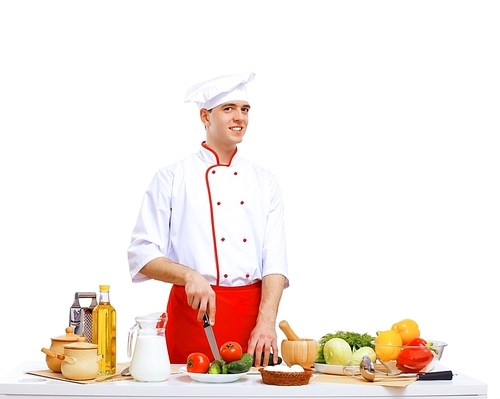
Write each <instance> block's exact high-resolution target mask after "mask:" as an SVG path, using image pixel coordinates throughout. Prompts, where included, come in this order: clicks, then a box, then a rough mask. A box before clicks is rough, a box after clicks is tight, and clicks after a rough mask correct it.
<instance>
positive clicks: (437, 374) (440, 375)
mask: <svg viewBox="0 0 500 399" xmlns="http://www.w3.org/2000/svg"><path fill="white" fill-rule="evenodd" d="M417 379H419V380H427V381H436V380H451V379H453V373H452V371H451V370H446V371H434V372H432V373H424V374H419V375H418V376H417Z"/></svg>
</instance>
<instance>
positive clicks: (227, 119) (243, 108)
mask: <svg viewBox="0 0 500 399" xmlns="http://www.w3.org/2000/svg"><path fill="white" fill-rule="evenodd" d="M248 111H250V105H249V104H248V102H246V101H231V102H227V103H223V104H221V105H218V106H217V107H215V108H213V109H212V110H211V111H210V112H208V111H207V112H206V122H205V126H207V144H209V145H211V146H214V147H218V148H224V149H228V148H234V147H235V146H236V145H237V144H238V143H241V141H242V140H243V136H244V135H245V132H246V130H247V125H248ZM202 119H203V117H202Z"/></svg>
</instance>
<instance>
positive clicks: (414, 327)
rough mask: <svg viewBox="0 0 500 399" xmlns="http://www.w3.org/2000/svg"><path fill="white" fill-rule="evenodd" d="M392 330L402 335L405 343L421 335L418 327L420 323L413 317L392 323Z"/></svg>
mask: <svg viewBox="0 0 500 399" xmlns="http://www.w3.org/2000/svg"><path fill="white" fill-rule="evenodd" d="M392 330H394V331H396V332H397V333H398V334H399V335H401V339H402V340H403V345H406V344H407V343H408V342H410V341H412V340H414V339H415V338H419V337H420V330H419V329H418V324H417V322H416V321H414V320H411V319H404V320H401V321H400V322H398V323H394V324H393V325H392Z"/></svg>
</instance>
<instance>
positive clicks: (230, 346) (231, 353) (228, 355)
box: [220, 341, 243, 363]
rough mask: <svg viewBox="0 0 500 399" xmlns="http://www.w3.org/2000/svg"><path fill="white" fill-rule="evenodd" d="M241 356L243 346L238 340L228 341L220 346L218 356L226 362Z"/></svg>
mask: <svg viewBox="0 0 500 399" xmlns="http://www.w3.org/2000/svg"><path fill="white" fill-rule="evenodd" d="M241 356H243V348H242V347H241V345H240V344H239V343H238V342H235V341H228V342H226V343H225V344H224V345H222V346H221V347H220V357H221V358H222V360H224V361H225V362H226V363H230V362H235V361H237V360H240V359H241Z"/></svg>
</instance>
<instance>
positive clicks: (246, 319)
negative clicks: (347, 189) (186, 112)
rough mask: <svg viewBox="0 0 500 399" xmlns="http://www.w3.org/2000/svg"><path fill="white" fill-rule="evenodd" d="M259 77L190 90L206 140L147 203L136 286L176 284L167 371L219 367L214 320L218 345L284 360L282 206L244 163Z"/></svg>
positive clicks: (264, 174)
mask: <svg viewBox="0 0 500 399" xmlns="http://www.w3.org/2000/svg"><path fill="white" fill-rule="evenodd" d="M253 78H254V74H253V73H252V72H250V73H247V74H241V75H233V76H222V77H218V78H215V79H213V80H210V81H207V82H203V83H200V84H198V85H195V86H193V87H192V88H191V89H189V90H188V92H187V96H186V99H185V102H195V103H197V105H198V108H199V113H200V119H201V122H202V123H203V125H204V127H205V132H206V139H205V141H204V142H203V143H202V144H201V147H200V149H199V151H198V152H197V153H196V154H192V155H190V156H188V157H186V158H185V159H183V160H181V161H178V162H176V163H174V164H172V165H170V166H167V167H165V168H162V169H160V170H159V171H158V172H157V174H156V175H155V177H154V178H153V180H152V182H151V183H150V186H149V188H148V190H147V191H146V193H145V196H144V199H143V203H142V207H141V209H140V212H139V217H138V219H137V224H136V226H135V228H134V231H133V233H132V241H131V244H130V247H129V250H128V258H129V265H130V274H131V277H132V281H133V282H140V281H145V280H148V279H155V280H159V281H163V282H166V283H171V284H173V285H172V287H171V290H170V295H169V299H168V305H167V314H168V321H167V328H166V339H167V347H168V351H169V356H170V361H171V362H172V363H174V364H175V363H180V364H182V363H185V362H186V359H187V356H188V355H189V354H190V353H192V352H203V353H205V354H206V355H207V356H208V357H209V358H210V359H211V360H213V357H212V353H211V351H210V347H209V344H208V342H207V338H206V336H205V333H204V330H203V323H202V320H203V316H204V314H205V313H207V315H208V317H209V319H210V324H211V325H213V329H214V333H215V337H216V339H217V341H218V344H219V345H222V344H223V343H225V342H227V341H236V342H238V343H240V345H241V346H242V347H243V350H244V352H249V353H251V354H253V355H254V357H255V364H256V365H258V364H261V356H264V358H263V359H262V364H263V365H267V363H268V359H269V353H270V352H272V353H273V354H274V361H275V362H276V361H277V356H278V352H279V348H278V343H277V334H276V317H277V312H278V306H279V303H280V300H281V296H282V293H283V289H284V288H286V287H287V286H288V270H287V256H286V245H285V232H284V225H283V203H282V198H281V193H280V189H279V185H278V182H277V180H276V178H275V177H274V176H273V175H272V174H271V173H270V172H268V171H266V170H264V169H263V168H261V167H259V166H257V165H254V164H253V163H250V162H248V161H246V160H244V159H243V158H241V157H240V156H239V155H238V152H237V145H238V144H239V143H241V141H242V139H243V136H244V135H245V133H246V130H247V126H248V114H249V111H250V104H249V102H248V99H247V91H246V84H247V83H249V82H251V81H252V80H253Z"/></svg>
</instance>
